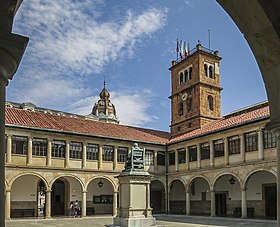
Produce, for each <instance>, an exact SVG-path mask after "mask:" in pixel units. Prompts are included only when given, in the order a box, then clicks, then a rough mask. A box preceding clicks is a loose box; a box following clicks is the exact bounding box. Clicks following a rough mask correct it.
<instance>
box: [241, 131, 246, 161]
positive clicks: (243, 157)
mask: <svg viewBox="0 0 280 227" xmlns="http://www.w3.org/2000/svg"><path fill="white" fill-rule="evenodd" d="M240 156H241V162H245V160H246V159H245V138H244V134H241V135H240Z"/></svg>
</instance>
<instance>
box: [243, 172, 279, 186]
mask: <svg viewBox="0 0 280 227" xmlns="http://www.w3.org/2000/svg"><path fill="white" fill-rule="evenodd" d="M262 171H264V172H268V173H271V174H272V175H273V176H275V177H276V178H277V172H276V171H274V170H273V169H265V168H258V169H255V170H253V171H251V172H250V173H248V174H247V175H246V177H245V178H244V182H243V185H242V187H243V188H246V187H247V183H248V181H249V179H250V177H251V176H252V175H254V174H255V173H258V172H262Z"/></svg>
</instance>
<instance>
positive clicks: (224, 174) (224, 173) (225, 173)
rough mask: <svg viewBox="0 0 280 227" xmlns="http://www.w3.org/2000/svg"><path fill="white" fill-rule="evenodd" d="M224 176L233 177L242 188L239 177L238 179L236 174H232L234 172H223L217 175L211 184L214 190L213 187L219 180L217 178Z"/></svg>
mask: <svg viewBox="0 0 280 227" xmlns="http://www.w3.org/2000/svg"><path fill="white" fill-rule="evenodd" d="M226 175H231V176H233V177H234V178H236V180H237V181H238V183H239V184H240V186H241V187H242V181H241V179H240V177H239V176H238V175H237V174H236V173H234V172H223V173H219V174H218V175H217V176H216V177H215V178H214V180H213V183H212V187H213V189H214V187H215V185H216V183H217V181H218V180H219V178H221V177H223V176H226Z"/></svg>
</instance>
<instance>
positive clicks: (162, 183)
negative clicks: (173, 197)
mask: <svg viewBox="0 0 280 227" xmlns="http://www.w3.org/2000/svg"><path fill="white" fill-rule="evenodd" d="M154 181H158V182H160V184H161V185H162V187H163V189H164V192H166V184H165V182H164V181H163V180H160V179H153V180H151V184H152V182H154Z"/></svg>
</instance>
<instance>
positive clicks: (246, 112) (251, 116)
mask: <svg viewBox="0 0 280 227" xmlns="http://www.w3.org/2000/svg"><path fill="white" fill-rule="evenodd" d="M268 117H269V107H268V105H267V103H265V104H262V105H259V106H256V107H255V108H254V107H253V108H251V109H250V108H249V109H243V110H241V111H239V112H235V113H233V114H229V115H227V116H224V117H223V118H221V119H220V120H217V121H214V122H212V123H210V124H207V125H205V126H203V127H201V128H200V129H196V130H193V131H191V132H188V133H185V134H183V135H180V136H177V137H175V138H171V139H170V141H169V143H174V142H178V141H181V140H187V139H191V138H194V137H198V136H202V135H205V134H208V133H213V132H217V131H222V130H225V129H228V128H231V127H234V126H238V125H241V124H246V123H249V122H252V121H255V120H258V119H263V118H268Z"/></svg>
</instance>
